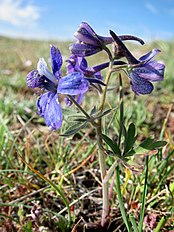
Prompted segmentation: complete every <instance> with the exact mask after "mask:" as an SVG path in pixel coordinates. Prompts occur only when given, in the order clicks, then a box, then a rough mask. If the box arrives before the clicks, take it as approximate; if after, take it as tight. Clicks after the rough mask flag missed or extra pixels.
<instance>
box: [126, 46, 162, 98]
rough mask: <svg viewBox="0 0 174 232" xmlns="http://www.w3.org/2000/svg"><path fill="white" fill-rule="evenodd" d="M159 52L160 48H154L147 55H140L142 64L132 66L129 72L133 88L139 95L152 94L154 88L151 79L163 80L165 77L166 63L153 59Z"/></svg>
mask: <svg viewBox="0 0 174 232" xmlns="http://www.w3.org/2000/svg"><path fill="white" fill-rule="evenodd" d="M158 52H160V50H158V49H153V50H152V51H150V52H149V53H147V54H146V55H144V56H142V57H140V58H139V62H140V64H139V65H137V66H135V67H134V68H132V69H131V71H130V72H129V77H130V79H131V85H132V90H133V91H134V92H135V93H136V94H137V95H139V94H150V93H151V92H152V90H153V85H152V83H151V81H152V82H154V81H162V80H163V79H164V69H165V65H164V64H162V63H159V62H157V61H155V60H152V59H153V57H154V56H155V55H156V54H157V53H158Z"/></svg>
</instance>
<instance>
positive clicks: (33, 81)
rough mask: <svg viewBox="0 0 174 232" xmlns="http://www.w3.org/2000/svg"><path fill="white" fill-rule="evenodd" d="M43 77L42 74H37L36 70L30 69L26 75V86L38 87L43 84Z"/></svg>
mask: <svg viewBox="0 0 174 232" xmlns="http://www.w3.org/2000/svg"><path fill="white" fill-rule="evenodd" d="M44 79H45V78H44V77H43V76H41V75H39V73H38V71H37V70H32V71H31V72H29V73H28V74H27V77H26V82H27V86H28V87H29V88H32V89H34V88H37V87H40V86H42V85H43V83H44Z"/></svg>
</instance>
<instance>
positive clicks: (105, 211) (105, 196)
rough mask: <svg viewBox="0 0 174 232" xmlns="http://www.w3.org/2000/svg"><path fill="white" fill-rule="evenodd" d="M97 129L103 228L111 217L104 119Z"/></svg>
mask: <svg viewBox="0 0 174 232" xmlns="http://www.w3.org/2000/svg"><path fill="white" fill-rule="evenodd" d="M112 66H113V62H112V61H110V65H109V71H108V74H107V76H106V79H105V84H106V86H105V88H104V90H103V93H102V95H101V98H100V105H99V110H100V112H101V113H102V112H103V109H104V104H105V99H106V92H107V87H108V83H109V80H110V77H111V74H112ZM95 128H96V133H97V144H98V148H99V166H100V171H101V180H102V198H103V206H102V221H101V226H102V227H105V226H106V224H107V216H108V215H109V208H110V207H109V184H108V180H106V181H105V176H106V174H107V173H106V161H105V153H104V149H103V140H102V118H100V119H99V120H98V123H97V126H95Z"/></svg>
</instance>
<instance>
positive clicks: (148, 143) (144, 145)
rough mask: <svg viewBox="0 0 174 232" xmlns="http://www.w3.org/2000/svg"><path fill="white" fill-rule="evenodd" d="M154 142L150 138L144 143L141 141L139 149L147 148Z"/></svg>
mask: <svg viewBox="0 0 174 232" xmlns="http://www.w3.org/2000/svg"><path fill="white" fill-rule="evenodd" d="M153 141H154V139H151V138H147V139H146V140H145V141H143V142H142V143H140V145H139V147H142V148H145V149H146V147H148V146H149V145H150V144H152V143H153Z"/></svg>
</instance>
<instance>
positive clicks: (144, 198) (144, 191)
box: [139, 156, 149, 231]
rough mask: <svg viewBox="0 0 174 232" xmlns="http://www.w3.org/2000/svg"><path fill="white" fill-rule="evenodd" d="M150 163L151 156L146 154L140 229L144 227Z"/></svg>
mask: <svg viewBox="0 0 174 232" xmlns="http://www.w3.org/2000/svg"><path fill="white" fill-rule="evenodd" d="M148 164H149V157H148V156H146V171H145V183H144V190H143V196H142V206H141V211H140V222H139V231H142V229H143V221H144V212H145V204H146V195H147V179H148Z"/></svg>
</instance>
